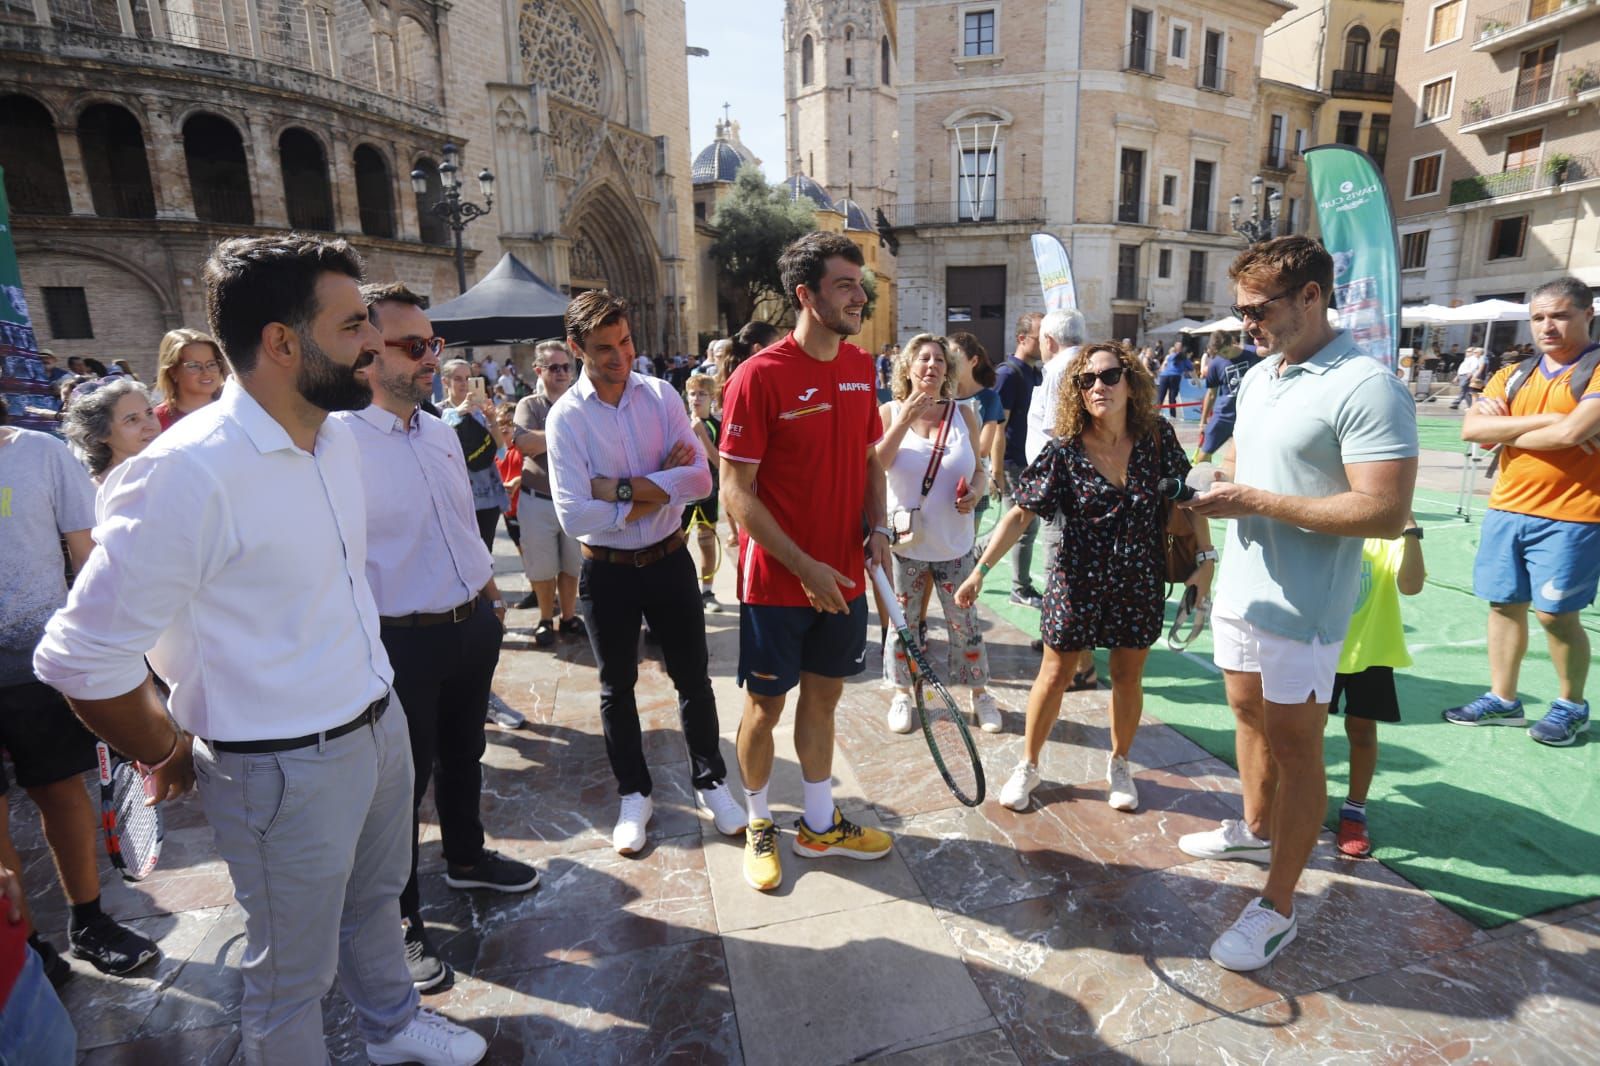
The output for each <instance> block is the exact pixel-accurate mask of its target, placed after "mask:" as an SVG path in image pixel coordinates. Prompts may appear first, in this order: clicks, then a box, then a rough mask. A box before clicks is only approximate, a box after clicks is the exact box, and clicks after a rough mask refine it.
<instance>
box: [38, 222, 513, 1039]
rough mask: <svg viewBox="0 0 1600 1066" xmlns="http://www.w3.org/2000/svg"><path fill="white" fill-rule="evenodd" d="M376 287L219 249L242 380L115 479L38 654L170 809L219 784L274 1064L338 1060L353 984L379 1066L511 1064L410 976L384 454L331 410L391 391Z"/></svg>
mask: <svg viewBox="0 0 1600 1066" xmlns="http://www.w3.org/2000/svg"><path fill="white" fill-rule="evenodd" d="M361 269H362V268H361V259H360V257H359V256H358V255H357V254H356V252H355V251H354V250H353V249H351V248H350V246H349V245H348V244H346V243H345V242H344V241H340V240H323V239H321V238H315V237H304V236H300V235H291V236H286V237H255V238H235V239H232V240H227V241H223V242H222V243H221V244H219V245H217V247H216V248H215V249H214V250H213V252H212V254H211V257H210V258H209V259H208V260H207V262H206V265H205V271H204V278H205V285H206V308H207V312H208V316H209V318H210V325H211V333H212V334H213V335H214V336H215V337H216V338H217V339H218V341H219V342H220V343H221V346H222V349H223V351H224V353H225V354H226V355H227V357H228V360H229V361H230V362H231V363H232V365H233V367H234V369H235V371H236V376H235V377H233V378H231V379H230V380H229V381H228V382H227V384H226V385H225V386H224V388H223V393H222V398H221V399H220V400H218V401H217V402H216V403H214V404H211V405H210V406H208V407H206V408H204V409H203V410H201V411H197V412H195V413H194V414H192V415H190V416H188V417H187V418H185V419H184V420H183V422H181V423H180V424H179V425H177V426H175V427H174V428H173V429H171V430H169V431H168V432H166V433H164V434H162V436H161V437H160V438H158V439H157V440H156V442H155V443H154V444H152V445H151V446H150V447H149V448H147V449H146V450H145V451H144V452H143V453H141V454H140V455H137V456H135V457H134V458H133V459H130V460H128V461H127V462H125V463H123V464H122V465H121V466H119V467H117V468H116V470H114V471H113V472H112V474H111V476H110V477H109V478H108V479H107V481H106V483H105V486H104V492H105V500H104V518H103V520H102V521H101V523H100V524H99V525H98V526H97V527H96V528H95V537H96V540H97V541H98V543H99V550H97V551H95V552H93V553H92V554H91V555H90V557H89V561H88V563H87V564H86V565H85V567H84V569H83V572H82V573H81V574H80V576H79V579H78V582H77V585H76V587H75V588H74V589H73V592H72V597H71V599H70V600H69V601H68V603H67V606H66V607H65V608H64V609H63V610H61V611H59V612H58V613H57V614H56V615H55V616H54V617H53V618H52V619H51V620H50V623H49V625H48V626H47V627H46V630H45V636H44V640H43V641H42V642H41V643H40V645H39V649H38V651H37V652H36V653H35V655H34V668H35V670H36V671H37V672H38V674H39V677H40V678H41V679H42V680H44V681H45V682H46V683H48V684H50V685H52V686H54V687H55V688H57V689H59V690H60V691H61V692H62V693H63V694H65V695H66V696H67V698H68V699H69V700H70V701H71V702H72V705H73V709H74V710H75V711H76V712H77V713H78V716H79V717H80V718H82V719H83V720H84V722H85V724H87V725H88V726H89V727H90V728H91V729H93V730H94V731H96V732H97V733H99V734H100V735H101V736H103V737H104V738H105V740H106V741H107V742H108V743H109V744H110V745H111V746H112V747H114V748H116V749H118V750H119V751H122V752H125V753H127V754H128V755H130V756H132V757H133V758H136V759H139V760H141V761H142V762H143V763H146V764H150V765H149V766H148V770H147V772H148V774H149V778H150V780H149V781H148V782H147V790H149V791H150V792H151V794H152V795H153V796H154V798H155V799H156V800H157V801H160V800H164V799H167V798H170V797H172V796H176V795H179V794H181V793H183V792H184V791H186V790H187V789H188V788H189V787H190V786H191V785H192V784H193V783H195V782H198V784H199V787H200V798H201V801H202V803H203V804H204V806H205V812H206V818H207V820H208V821H210V823H211V827H212V831H213V833H214V834H215V838H216V846H217V851H218V852H219V853H220V854H221V856H222V858H223V860H224V861H225V862H226V863H227V864H228V872H229V874H230V876H231V877H232V879H233V883H234V895H235V897H236V898H237V899H238V900H239V905H240V907H241V908H242V909H243V910H244V915H245V939H246V943H245V953H244V959H243V963H242V969H243V971H244V997H243V1000H242V1002H241V1004H240V1012H239V1013H240V1019H239V1020H240V1029H241V1031H242V1033H241V1035H242V1050H243V1052H244V1059H245V1062H246V1063H248V1064H250V1066H265V1064H269V1063H271V1064H277V1063H316V1062H324V1061H326V1060H327V1054H328V1052H327V1048H326V1047H325V1045H324V1043H323V1036H322V1031H323V1022H322V997H323V995H324V994H326V992H327V991H328V988H329V986H330V985H331V983H332V981H333V977H334V975H335V972H336V971H337V974H338V977H339V982H340V985H341V987H342V989H343V991H344V994H345V996H346V998H348V999H349V1000H350V1002H351V1004H352V1005H353V1006H354V1007H355V1015H356V1029H357V1031H358V1032H359V1033H360V1035H361V1037H362V1038H363V1040H364V1041H365V1043H366V1052H367V1057H368V1059H369V1061H371V1062H374V1063H399V1062H423V1063H429V1064H433V1063H450V1064H452V1066H456V1064H461V1063H468V1062H476V1061H477V1060H478V1059H479V1058H481V1057H482V1056H483V1054H484V1051H485V1050H486V1044H485V1042H484V1040H483V1038H482V1037H480V1036H478V1035H477V1034H476V1033H473V1032H471V1031H470V1030H467V1029H464V1028H462V1027H460V1026H456V1025H453V1024H452V1023H450V1022H447V1021H446V1020H445V1019H443V1018H440V1017H439V1016H437V1015H434V1014H432V1013H430V1012H428V1011H424V1010H420V1009H419V1008H418V1001H417V991H416V989H415V988H413V987H412V984H411V980H410V977H409V975H408V973H407V970H406V961H405V944H404V940H403V938H402V935H401V927H400V908H399V902H398V901H399V896H400V891H401V889H402V888H404V887H405V883H406V875H407V872H408V863H407V854H406V853H407V843H408V836H409V834H410V830H411V818H410V811H409V801H410V799H411V783H412V773H411V745H410V744H409V742H408V740H407V737H406V727H405V720H404V712H403V711H402V710H401V709H400V708H399V707H397V706H394V707H391V706H390V704H391V703H392V702H395V701H393V700H392V698H391V696H390V693H389V685H390V681H391V679H392V677H393V671H392V670H391V669H390V666H389V657H388V655H387V654H386V653H385V651H384V647H383V644H382V642H381V640H380V639H379V634H378V611H377V607H376V605H375V604H374V602H373V598H372V591H371V589H370V588H369V587H368V584H367V578H366V573H365V566H366V550H367V522H366V506H365V501H364V493H363V491H362V485H361V477H362V473H361V463H360V456H359V453H358V452H357V450H356V446H355V442H354V440H353V439H352V438H351V435H350V430H349V428H348V427H346V426H343V425H341V424H339V423H338V422H333V421H329V420H328V418H327V415H328V413H329V412H330V411H336V410H354V409H356V408H359V407H364V406H365V405H366V404H367V403H368V402H369V401H370V400H371V397H372V393H371V390H369V389H368V388H367V387H366V385H365V384H363V383H362V382H361V381H360V380H359V378H358V377H357V374H356V371H357V370H358V369H359V368H361V367H363V366H365V365H367V364H368V363H370V362H371V361H372V359H373V358H374V356H375V355H376V353H377V349H378V347H379V346H380V345H381V344H382V339H381V337H380V336H379V334H378V332H377V330H375V329H374V328H373V326H372V323H371V322H370V321H368V318H367V307H366V304H365V302H364V301H363V300H362V298H361V289H360V279H361ZM146 654H148V655H149V659H150V663H151V664H152V665H153V666H154V667H155V669H156V670H157V671H159V672H160V674H161V676H162V677H164V678H165V679H166V680H167V681H168V682H169V683H170V685H171V688H172V694H171V717H170V718H169V717H168V714H167V711H166V709H165V708H163V706H162V703H161V700H160V698H159V697H158V695H157V694H156V689H155V686H154V685H153V684H152V682H151V679H150V674H149V671H148V670H147V668H146V666H145V659H144V657H145V655H146ZM386 712H387V713H386Z"/></svg>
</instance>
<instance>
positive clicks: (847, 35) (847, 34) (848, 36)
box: [844, 26, 856, 41]
mask: <svg viewBox="0 0 1600 1066" xmlns="http://www.w3.org/2000/svg"><path fill="white" fill-rule="evenodd" d="M844 39H845V40H847V41H853V40H855V39H856V28H855V27H854V26H846V27H845V28H844Z"/></svg>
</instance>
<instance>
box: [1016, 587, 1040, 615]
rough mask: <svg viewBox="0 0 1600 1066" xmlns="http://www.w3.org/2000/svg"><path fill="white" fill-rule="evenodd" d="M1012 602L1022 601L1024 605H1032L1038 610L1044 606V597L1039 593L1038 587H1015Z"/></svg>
mask: <svg viewBox="0 0 1600 1066" xmlns="http://www.w3.org/2000/svg"><path fill="white" fill-rule="evenodd" d="M1011 602H1012V603H1020V604H1021V605H1022V606H1024V607H1032V608H1033V609H1034V610H1038V609H1039V608H1041V607H1043V606H1044V597H1043V596H1041V595H1039V590H1038V589H1013V590H1012V591H1011Z"/></svg>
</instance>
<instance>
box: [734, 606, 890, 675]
mask: <svg viewBox="0 0 1600 1066" xmlns="http://www.w3.org/2000/svg"><path fill="white" fill-rule="evenodd" d="M849 607H850V610H849V612H848V613H846V614H827V613H825V612H823V611H819V610H816V609H815V608H812V607H773V606H770V605H767V604H754V603H741V604H740V605H739V684H741V685H743V686H744V687H745V690H746V691H748V692H752V693H754V694H755V695H757V696H781V695H783V694H784V693H785V692H788V691H789V690H790V689H792V688H794V687H795V686H796V685H798V684H799V683H800V674H801V673H802V672H804V673H808V674H817V675H818V676H821V677H854V676H855V675H856V674H859V673H861V671H863V670H865V669H866V658H867V598H866V597H865V596H857V597H856V598H855V599H853V600H851V601H850V603H849Z"/></svg>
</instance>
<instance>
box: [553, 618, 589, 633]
mask: <svg viewBox="0 0 1600 1066" xmlns="http://www.w3.org/2000/svg"><path fill="white" fill-rule="evenodd" d="M556 632H558V633H560V634H561V635H562V636H564V637H586V636H588V635H589V631H588V630H587V629H585V628H584V627H583V619H581V618H579V617H578V616H577V615H573V616H572V617H571V618H563V619H562V620H561V627H560V628H559V629H557V630H556Z"/></svg>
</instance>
